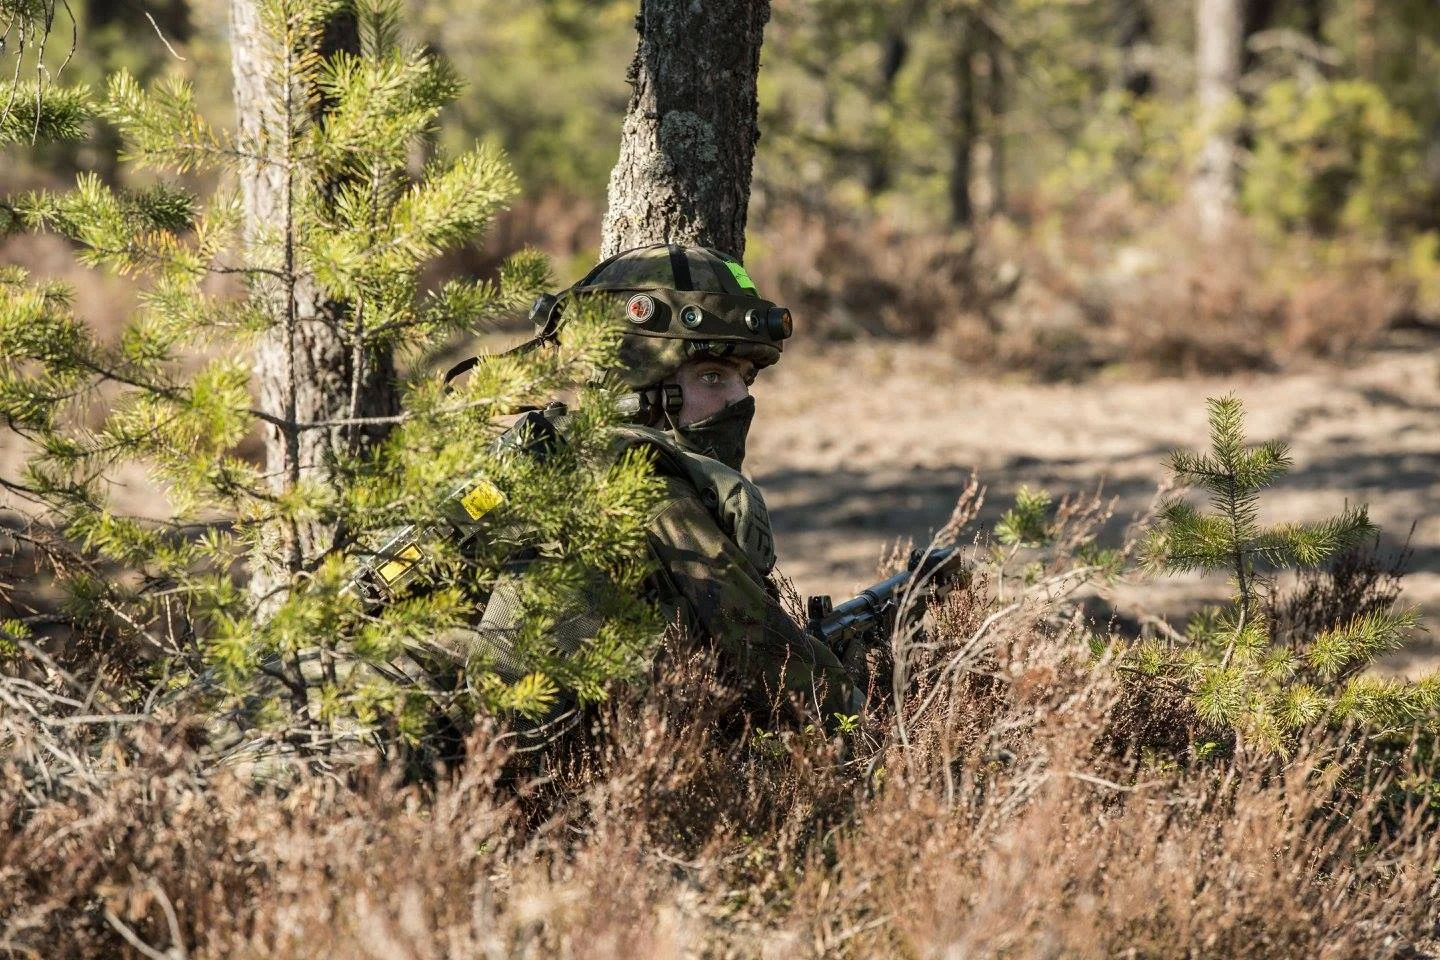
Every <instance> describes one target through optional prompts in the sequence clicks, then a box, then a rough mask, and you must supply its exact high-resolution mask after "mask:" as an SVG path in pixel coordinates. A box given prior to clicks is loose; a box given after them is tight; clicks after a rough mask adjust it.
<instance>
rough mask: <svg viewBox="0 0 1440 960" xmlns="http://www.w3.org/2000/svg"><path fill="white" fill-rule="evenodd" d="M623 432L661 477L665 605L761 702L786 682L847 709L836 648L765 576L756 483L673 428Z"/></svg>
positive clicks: (653, 529) (766, 556)
mask: <svg viewBox="0 0 1440 960" xmlns="http://www.w3.org/2000/svg"><path fill="white" fill-rule="evenodd" d="M620 434H621V438H622V446H625V447H628V446H637V445H643V446H647V447H649V448H651V449H653V450H654V451H655V454H656V461H655V469H656V472H657V473H658V474H659V475H660V478H661V480H662V482H663V484H664V487H663V495H662V497H661V500H660V503H659V505H658V506H657V507H656V508H655V510H654V512H653V513H652V515H651V517H650V520H649V523H648V525H647V534H648V539H649V545H650V552H651V554H652V556H653V557H654V560H655V563H656V568H657V572H656V574H655V578H654V589H655V598H656V600H657V601H658V602H659V604H660V607H661V610H662V612H664V614H665V615H666V616H667V617H668V618H669V620H670V621H671V622H679V623H680V624H681V625H682V626H684V627H685V629H686V631H687V633H688V634H689V635H690V636H692V637H696V638H699V639H703V640H705V641H707V642H710V643H713V644H714V645H715V646H716V648H717V649H718V651H719V654H720V658H721V662H722V664H723V665H724V666H725V667H727V668H728V669H729V670H731V671H733V672H734V673H735V674H737V675H738V676H739V677H740V678H741V679H742V680H743V682H744V683H745V684H746V686H747V690H748V692H749V693H750V694H751V696H752V699H754V700H755V701H756V702H757V703H767V704H768V703H770V702H772V701H773V700H774V699H775V698H776V697H777V695H779V694H780V692H781V691H785V692H788V693H797V694H800V695H801V696H802V697H803V698H805V699H807V700H809V701H810V702H812V703H814V704H816V705H817V706H819V707H821V709H822V710H823V711H824V712H825V713H827V714H829V713H836V712H845V711H846V710H849V709H853V707H852V705H851V704H850V700H851V699H852V697H853V693H852V689H851V684H850V681H849V678H848V676H847V675H846V674H845V671H844V669H843V668H842V667H841V665H840V662H839V660H838V659H837V658H836V656H835V654H834V653H833V652H832V651H831V650H830V648H829V647H827V646H825V645H824V644H823V643H821V642H819V641H818V640H815V639H813V638H812V637H810V636H809V635H808V634H807V633H805V631H804V630H802V629H800V628H799V627H798V626H797V625H796V624H795V621H794V620H792V619H791V618H790V616H789V614H787V613H786V612H785V610H784V609H783V608H782V607H781V605H780V600H779V596H778V593H777V591H776V588H775V585H774V583H773V582H772V580H771V579H770V574H771V572H772V570H773V568H774V566H775V552H774V541H773V540H772V538H771V532H770V516H769V512H768V511H767V509H766V507H765V500H764V497H763V496H762V495H761V493H760V490H759V488H758V487H756V486H755V484H754V483H752V482H751V481H750V480H749V479H747V478H746V477H745V476H744V475H742V474H741V473H740V472H739V471H737V470H732V469H731V468H729V467H727V466H726V465H724V464H722V463H720V462H719V461H717V460H713V459H711V458H709V457H704V456H701V455H699V454H695V453H691V452H689V451H687V450H685V449H684V448H682V447H681V446H680V445H679V444H677V443H676V441H675V440H674V439H673V438H672V437H671V436H670V435H669V434H666V433H662V432H660V431H658V430H652V429H646V428H643V427H625V428H622V429H621V431H620Z"/></svg>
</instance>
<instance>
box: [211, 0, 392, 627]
mask: <svg viewBox="0 0 1440 960" xmlns="http://www.w3.org/2000/svg"><path fill="white" fill-rule="evenodd" d="M230 25H231V65H232V69H233V72H234V81H235V112H236V123H237V128H238V131H239V134H240V137H241V141H242V142H243V143H248V144H250V145H252V146H253V147H254V148H255V149H256V150H257V152H258V153H260V154H261V155H262V158H260V159H256V160H252V161H250V162H249V163H247V164H245V165H244V166H243V167H242V169H241V172H240V174H241V175H240V181H241V187H242V195H243V205H244V217H245V239H246V245H247V248H248V254H249V260H250V261H251V262H262V261H263V262H273V261H274V259H276V256H275V250H274V243H275V240H276V234H277V233H278V239H279V242H280V244H281V251H280V255H279V258H278V259H279V260H280V263H279V264H278V267H279V269H278V270H277V271H276V272H277V274H278V275H276V276H269V277H266V278H264V279H262V280H259V281H256V282H255V283H254V284H253V285H252V292H253V295H254V296H255V297H256V298H257V299H258V300H259V302H260V303H261V304H262V305H263V307H264V308H265V309H266V310H267V312H268V313H269V315H270V317H271V319H272V324H271V326H270V328H269V329H268V331H267V333H266V334H265V336H264V337H263V338H262V339H261V341H260V343H259V345H258V346H257V348H256V351H255V357H254V365H255V376H256V379H257V381H258V385H259V407H260V409H261V410H262V411H263V412H264V413H265V414H267V415H268V416H269V418H271V419H270V420H267V422H266V426H265V468H266V474H267V477H268V480H269V483H270V485H271V488H272V489H273V490H274V491H275V492H276V493H283V492H284V491H287V490H290V489H293V488H294V487H295V486H296V485H298V484H299V483H300V482H301V481H302V480H304V481H310V480H322V481H323V480H325V479H328V478H329V477H330V476H331V475H332V470H333V466H334V464H335V462H336V459H337V457H339V456H342V455H343V454H345V453H347V452H353V451H354V450H355V449H357V448H358V446H360V445H361V444H363V443H366V442H370V441H373V440H374V439H375V437H376V436H377V430H376V428H369V429H365V428H359V427H356V426H354V425H334V426H325V427H317V426H311V425H314V424H322V423H331V422H332V421H346V420H354V419H356V418H357V417H358V418H364V417H380V416H387V415H390V414H393V413H394V412H395V410H396V408H397V402H396V394H395V388H394V379H395V378H394V365H393V361H392V359H391V358H390V357H389V356H388V355H379V356H377V355H376V354H375V352H374V351H367V350H366V349H364V348H363V345H362V346H360V347H359V348H357V339H359V338H357V336H356V331H355V330H354V329H353V327H352V326H351V311H350V310H349V309H348V308H347V306H346V305H345V304H343V303H337V302H334V301H332V300H329V299H327V298H326V297H325V296H324V295H323V293H322V292H321V290H320V289H319V288H318V287H317V285H316V284H315V282H314V281H313V279H312V278H311V277H309V276H308V275H307V274H306V272H305V270H304V268H303V264H301V263H300V262H299V261H298V259H297V253H296V239H297V238H296V230H295V228H296V217H295V205H296V194H297V183H298V181H299V178H300V176H301V171H300V170H299V169H298V166H297V161H295V160H294V158H292V157H291V155H290V145H291V143H292V140H293V132H294V130H295V129H296V128H297V126H298V125H299V124H300V123H301V122H303V120H304V119H306V117H305V115H304V111H306V110H307V109H310V107H307V105H306V99H305V94H306V91H303V90H299V89H294V88H293V87H292V89H289V90H286V89H285V85H284V84H279V83H277V81H276V76H275V73H274V63H275V59H276V57H277V56H281V57H283V56H285V54H284V53H283V52H280V51H276V50H274V49H271V47H270V45H269V43H268V42H267V40H266V38H265V37H264V36H263V35H262V32H261V25H260V17H259V11H258V2H257V0H232V3H231V7H230ZM325 46H326V47H328V48H329V49H330V50H341V49H349V50H356V49H358V46H359V44H358V35H357V31H356V29H355V25H354V22H353V20H350V19H349V18H342V19H337V21H336V22H334V23H332V24H331V25H330V27H329V29H328V30H327V36H326V41H325ZM322 108H323V107H322ZM324 186H325V185H322V191H323V189H324ZM267 232H269V233H270V239H269V243H268V244H267V243H265V242H263V241H262V238H263V237H264V235H265V234H266V233H267ZM271 534H272V535H271V536H269V537H268V538H267V542H266V543H265V545H264V547H263V548H262V550H261V551H259V552H258V553H257V556H256V557H255V560H254V563H253V565H252V571H251V574H252V576H251V589H252V592H253V594H254V595H255V596H256V597H259V598H265V599H264V602H262V606H269V605H270V604H271V603H273V601H274V600H275V599H276V598H277V597H278V596H279V594H280V591H281V589H282V588H283V586H284V585H285V584H286V583H288V582H289V579H290V577H291V576H292V575H293V574H295V573H297V572H300V571H302V570H308V569H312V568H313V567H314V565H315V563H316V562H317V560H318V559H319V558H320V557H321V556H322V555H324V554H325V553H326V552H327V551H329V550H331V549H332V548H334V547H335V546H336V543H335V541H336V535H337V531H336V529H335V527H334V526H333V525H332V524H328V523H324V522H318V521H314V522H305V523H292V524H288V525H286V526H285V528H284V529H276V530H274V531H272V532H271Z"/></svg>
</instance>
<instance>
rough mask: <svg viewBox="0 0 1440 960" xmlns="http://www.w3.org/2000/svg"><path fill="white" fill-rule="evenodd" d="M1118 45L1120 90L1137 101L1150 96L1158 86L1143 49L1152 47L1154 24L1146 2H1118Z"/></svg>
mask: <svg viewBox="0 0 1440 960" xmlns="http://www.w3.org/2000/svg"><path fill="white" fill-rule="evenodd" d="M1113 9H1114V17H1115V45H1116V46H1117V47H1118V48H1119V51H1120V70H1119V76H1118V78H1117V79H1118V80H1119V83H1120V86H1121V88H1123V89H1125V90H1127V91H1129V92H1130V93H1131V94H1133V95H1134V96H1136V97H1144V96H1148V95H1149V94H1150V91H1151V90H1152V89H1153V88H1154V86H1155V77H1154V74H1152V73H1151V71H1150V67H1149V65H1148V63H1146V62H1144V56H1143V55H1142V48H1144V47H1145V46H1147V45H1148V44H1149V43H1150V37H1151V33H1152V31H1153V29H1154V24H1153V22H1152V21H1151V19H1150V9H1149V7H1148V6H1147V5H1146V0H1116V2H1115V5H1114V7H1113Z"/></svg>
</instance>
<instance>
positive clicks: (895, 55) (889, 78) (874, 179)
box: [865, 30, 910, 200]
mask: <svg viewBox="0 0 1440 960" xmlns="http://www.w3.org/2000/svg"><path fill="white" fill-rule="evenodd" d="M909 56H910V41H909V39H908V38H906V36H905V34H903V33H901V32H900V31H899V30H891V31H890V32H888V33H887V34H886V35H885V38H884V39H883V40H882V41H881V43H880V71H879V75H878V77H877V78H876V80H877V83H876V89H875V107H876V109H877V110H879V111H883V115H884V117H885V121H884V122H883V123H881V124H878V125H877V128H878V133H879V136H878V138H877V139H878V142H872V143H871V144H870V154H869V156H868V157H866V161H865V194H866V196H867V197H869V198H870V199H871V200H874V199H875V198H876V197H877V196H879V195H880V194H881V193H883V192H885V191H886V190H888V189H889V188H890V182H891V179H892V172H891V163H890V161H891V156H892V154H893V153H894V150H893V148H892V146H891V143H890V139H891V137H890V129H889V127H890V120H889V117H890V116H891V114H892V113H893V112H894V101H895V79H896V78H897V77H898V76H899V75H900V71H901V69H902V68H903V67H904V66H905V61H906V60H907V59H908V58H909Z"/></svg>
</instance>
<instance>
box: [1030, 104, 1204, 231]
mask: <svg viewBox="0 0 1440 960" xmlns="http://www.w3.org/2000/svg"><path fill="white" fill-rule="evenodd" d="M1195 146H1196V144H1195V137H1194V134H1193V132H1192V129H1191V116H1190V111H1189V110H1185V109H1179V108H1177V107H1175V106H1174V105H1172V104H1167V103H1163V102H1160V101H1158V100H1156V99H1155V98H1154V97H1137V96H1135V94H1133V93H1130V92H1129V91H1126V90H1107V91H1106V92H1105V93H1104V94H1102V95H1101V96H1100V97H1099V99H1098V100H1097V102H1096V103H1095V105H1094V108H1093V109H1092V110H1091V111H1090V115H1089V119H1088V120H1087V121H1086V122H1085V124H1084V126H1083V127H1081V128H1080V130H1079V131H1078V134H1077V136H1076V137H1075V139H1074V141H1073V142H1072V143H1071V144H1070V146H1069V147H1068V149H1067V150H1066V151H1065V155H1064V158H1063V160H1062V161H1061V162H1060V163H1058V164H1057V165H1056V166H1055V167H1054V168H1053V169H1051V170H1050V171H1049V172H1048V173H1047V174H1046V177H1045V188H1046V190H1047V192H1048V193H1051V194H1053V195H1054V196H1055V197H1056V198H1057V199H1059V200H1060V202H1062V203H1065V204H1071V205H1073V204H1075V203H1077V202H1078V201H1081V200H1090V201H1092V202H1093V200H1094V199H1095V198H1096V197H1097V196H1099V195H1102V194H1104V193H1106V192H1108V191H1110V190H1113V189H1115V188H1116V187H1119V186H1122V185H1128V186H1129V187H1130V188H1131V189H1132V190H1133V191H1134V194H1135V198H1136V199H1137V200H1138V201H1140V202H1142V203H1146V204H1156V205H1166V204H1175V203H1178V202H1179V201H1180V200H1181V198H1182V195H1183V191H1184V186H1185V172H1186V170H1187V164H1188V163H1189V162H1190V160H1191V158H1192V156H1193V154H1194V152H1195Z"/></svg>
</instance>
